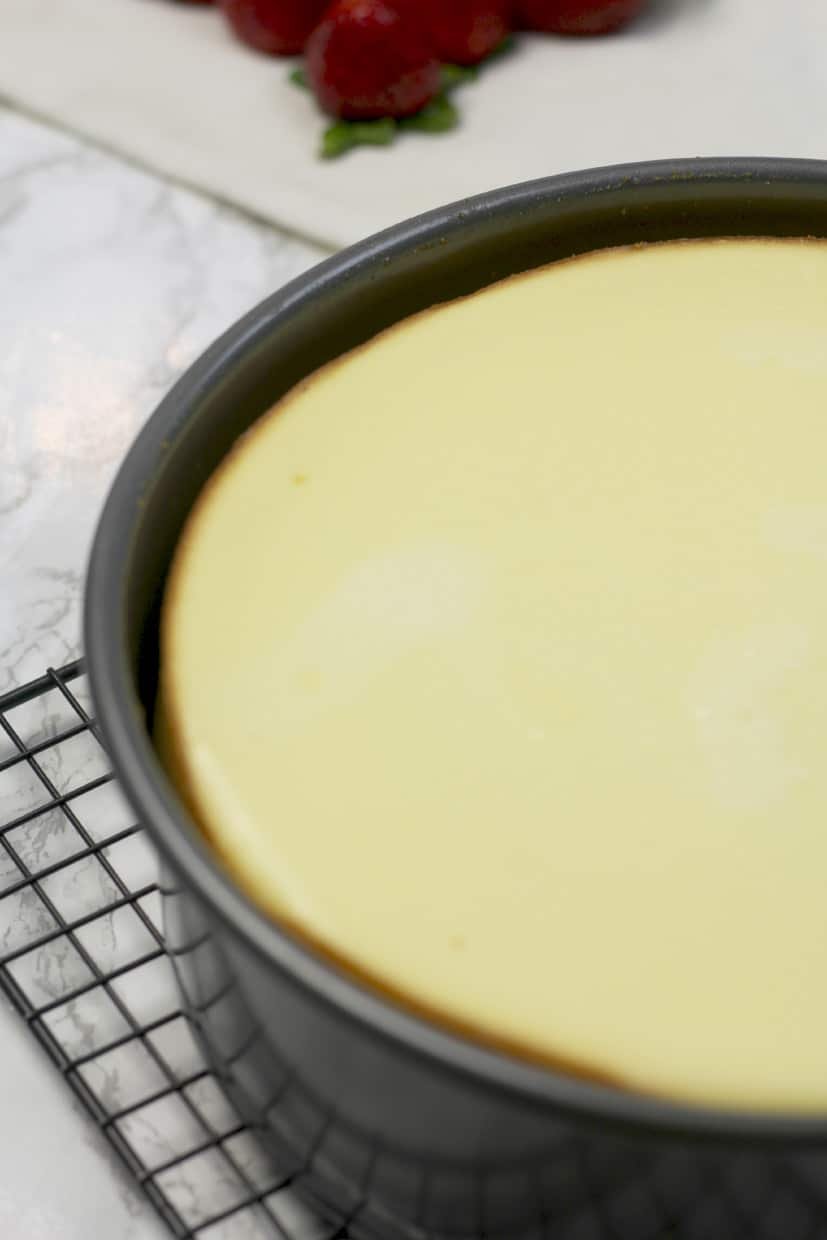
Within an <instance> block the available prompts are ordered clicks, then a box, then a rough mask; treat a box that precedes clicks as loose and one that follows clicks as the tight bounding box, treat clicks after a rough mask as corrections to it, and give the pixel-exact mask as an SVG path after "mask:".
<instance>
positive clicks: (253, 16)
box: [218, 0, 327, 56]
mask: <svg viewBox="0 0 827 1240" xmlns="http://www.w3.org/2000/svg"><path fill="white" fill-rule="evenodd" d="M218 3H219V5H220V7H221V9H222V10H223V12H224V15H225V17H226V18H227V21H228V22H229V23H230V25H231V26H232V28H233V30H234V31H235V33H236V34H237V35H238V37H239V39H241V41H242V43H248V44H249V45H250V47H254V48H256V49H257V50H258V51H260V52H267V53H268V55H270V56H295V55H296V54H297V53H298V52H301V51H303V50H304V45H305V43H306V42H307V40H308V38H309V36H310V32H311V31H312V29H313V27H314V26H315V25H316V22H317V21H318V20H319V18H320V17H321V15H322V13H323V12H324V9H325V5H326V3H327V0H218Z"/></svg>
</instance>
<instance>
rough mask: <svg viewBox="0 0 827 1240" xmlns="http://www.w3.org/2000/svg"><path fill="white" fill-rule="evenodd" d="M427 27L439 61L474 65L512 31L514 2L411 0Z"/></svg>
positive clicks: (492, 0) (503, 0)
mask: <svg viewBox="0 0 827 1240" xmlns="http://www.w3.org/2000/svg"><path fill="white" fill-rule="evenodd" d="M408 2H409V3H410V4H412V5H413V6H414V7H415V8H416V9H417V10H418V11H419V13H420V14H421V16H422V19H423V20H424V21H426V22H427V23H428V27H429V29H430V31H431V35H432V37H433V39H434V42H435V45H436V53H437V55H438V56H439V58H440V60H444V61H447V62H448V63H449V64H452V65H475V64H478V63H479V61H481V60H484V59H485V57H486V56H488V55H490V54H491V52H493V51H494V48H495V47H498V46H499V44H500V43H502V41H503V39H504V38H505V37H506V35H507V34H508V32H509V31H510V29H511V21H510V17H511V9H512V4H511V0H408Z"/></svg>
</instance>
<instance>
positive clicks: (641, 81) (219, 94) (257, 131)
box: [0, 0, 827, 246]
mask: <svg viewBox="0 0 827 1240" xmlns="http://www.w3.org/2000/svg"><path fill="white" fill-rule="evenodd" d="M287 68H288V67H287V64H286V63H285V62H282V61H277V60H270V59H268V58H266V57H263V56H260V55H258V54H256V53H254V52H251V51H249V50H248V49H246V48H244V47H242V46H240V45H238V44H237V43H235V42H234V40H233V39H232V38H231V37H230V35H229V33H228V31H227V30H226V28H225V26H224V23H223V21H222V19H221V17H220V15H219V14H218V13H217V12H215V11H214V10H212V9H210V8H203V9H202V8H201V7H199V6H188V5H177V4H174V3H172V2H171V0H0V94H1V95H4V96H5V97H6V98H7V99H9V100H11V101H13V102H14V103H16V104H18V105H22V106H23V107H25V108H27V109H29V110H31V111H32V112H34V113H35V114H38V115H41V116H44V117H47V118H49V119H52V120H57V121H58V122H60V123H61V124H63V125H65V126H67V127H69V128H71V129H74V130H77V131H78V132H80V133H82V134H85V135H87V136H89V137H91V138H94V139H96V140H98V141H99V142H101V143H103V144H105V145H106V146H109V147H111V148H112V149H113V150H116V151H119V152H121V153H122V154H125V155H127V156H130V157H132V158H134V159H136V160H138V161H140V162H141V163H143V164H145V165H147V166H149V167H151V168H153V169H155V170H157V171H159V172H162V173H166V174H167V175H171V176H173V177H176V178H178V179H179V180H181V181H183V182H187V183H189V184H191V185H194V186H197V187H199V188H202V189H205V190H208V191H210V192H211V193H213V194H216V195H218V196H219V197H221V198H224V199H227V200H229V201H231V202H234V203H236V204H238V205H240V206H242V207H244V208H246V209H248V210H250V211H252V212H254V213H256V214H257V215H260V216H263V217H265V218H267V219H269V220H272V221H273V222H274V223H276V224H278V225H280V226H282V227H284V228H287V229H289V230H294V231H296V232H298V233H301V234H303V235H305V236H308V237H311V238H313V239H315V240H317V241H321V242H323V243H327V244H330V245H333V246H339V245H344V244H347V243H349V242H352V241H355V240H357V239H358V238H360V237H363V236H365V235H366V234H368V233H370V232H373V231H375V230H376V229H378V228H381V227H384V226H385V225H388V224H392V223H394V222H395V221H397V220H400V219H403V218H404V217H406V216H409V215H413V214H415V213H416V212H419V211H423V210H426V209H427V208H429V207H435V206H438V205H439V204H441V203H445V202H450V201H452V200H454V199H457V198H462V197H465V196H466V195H468V194H473V193H476V192H478V191H480V190H484V189H488V188H490V187H492V186H497V185H504V184H507V183H509V182H513V181H521V180H526V179H528V178H531V177H536V176H543V175H545V174H548V173H554V172H563V171H569V170H571V169H574V168H580V167H586V166H593V165H599V164H607V163H618V162H625V161H628V160H638V159H655V158H661V157H669V156H687V155H689V156H691V155H759V154H760V155H797V156H811V157H813V156H814V157H821V156H827V4H825V0H784V2H782V3H780V2H779V0H652V3H651V8H650V11H649V13H648V14H647V16H646V17H645V18H643V19H642V20H640V21H639V22H638V23H637V24H635V25H633V26H631V27H630V28H628V29H627V30H626V31H625V32H623V33H622V34H621V35H617V36H614V37H611V38H606V39H594V40H565V39H552V38H542V37H523V38H522V39H521V41H520V46H519V49H518V50H517V51H516V52H515V53H514V54H513V55H511V56H508V57H504V58H503V59H502V61H500V62H499V63H497V64H496V65H493V66H491V67H490V68H489V70H488V71H487V72H486V74H485V76H484V80H482V81H481V82H478V83H477V84H475V85H472V86H470V87H466V88H464V89H463V91H462V93H461V96H458V99H459V101H460V103H461V105H462V111H463V116H464V120H463V126H462V129H461V130H459V131H456V132H454V133H452V134H449V135H443V136H439V137H428V136H423V135H418V134H417V135H408V136H406V137H405V138H404V139H402V140H400V141H399V142H398V144H397V145H395V146H393V147H391V148H387V149H384V148H383V149H378V150H368V149H361V150H357V151H354V152H352V153H350V154H349V155H347V156H345V157H344V158H342V159H340V160H337V161H333V162H328V163H325V162H322V161H320V160H318V159H317V157H316V154H315V151H316V147H317V142H318V138H319V133H320V130H321V127H322V121H321V119H320V117H319V115H318V114H317V112H316V111H315V107H314V104H313V101H312V98H311V97H310V96H309V95H308V94H306V93H304V92H302V91H300V90H297V89H296V88H295V87H294V86H291V85H290V84H289V83H288V81H287Z"/></svg>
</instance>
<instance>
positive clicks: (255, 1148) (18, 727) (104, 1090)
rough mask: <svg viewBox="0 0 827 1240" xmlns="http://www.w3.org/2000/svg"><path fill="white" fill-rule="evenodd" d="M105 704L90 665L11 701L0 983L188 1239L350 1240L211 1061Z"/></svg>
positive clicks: (2, 752) (4, 746) (2, 774)
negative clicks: (274, 1158) (175, 958)
mask: <svg viewBox="0 0 827 1240" xmlns="http://www.w3.org/2000/svg"><path fill="white" fill-rule="evenodd" d="M70 684H71V686H72V687H71V689H70V687H69V686H70ZM90 711H91V706H90V699H89V693H88V689H87V685H86V680H85V676H84V674H83V668H82V665H81V664H80V663H79V662H75V663H72V664H69V665H68V666H66V667H64V668H63V669H62V670H60V671H54V670H51V669H50V670H49V671H48V673H47V674H46V675H45V676H43V677H41V678H40V679H39V680H36V681H33V682H32V683H30V684H28V685H25V686H22V687H21V688H18V689H15V690H13V691H12V692H10V693H7V694H6V695H5V696H3V697H0V988H2V990H3V991H4V992H5V994H6V995H7V996H8V998H9V999H10V1000H11V1002H12V1004H13V1005H14V1007H16V1008H17V1010H18V1011H19V1013H20V1014H21V1016H22V1017H23V1019H24V1020H25V1021H26V1023H27V1025H28V1027H29V1028H30V1030H31V1031H32V1033H33V1034H34V1035H35V1037H36V1038H37V1039H38V1041H39V1042H40V1043H41V1045H42V1046H43V1047H44V1048H45V1050H46V1052H47V1054H48V1055H49V1057H50V1058H51V1059H52V1061H53V1062H54V1063H55V1064H56V1065H57V1067H58V1068H59V1069H60V1071H61V1073H62V1074H63V1076H64V1078H65V1079H66V1081H67V1083H68V1084H69V1085H70V1086H71V1088H72V1089H73V1090H74V1092H75V1094H76V1095H77V1096H78V1098H79V1099H80V1101H81V1102H82V1104H83V1106H84V1107H85V1109H86V1110H87V1112H88V1113H89V1115H90V1116H91V1118H92V1119H93V1121H94V1122H95V1123H96V1125H97V1126H98V1127H99V1128H100V1129H101V1130H102V1132H103V1133H104V1134H105V1135H106V1137H107V1138H108V1140H109V1142H110V1143H111V1145H112V1146H113V1147H114V1149H115V1150H116V1151H117V1153H118V1155H119V1156H120V1158H121V1159H122V1161H123V1162H124V1163H125V1165H126V1166H127V1168H128V1169H129V1171H130V1172H131V1173H132V1174H133V1175H134V1176H135V1177H136V1179H137V1181H138V1183H139V1184H140V1185H141V1187H142V1189H143V1190H144V1192H145V1193H146V1195H147V1196H148V1198H149V1199H150V1201H151V1202H152V1204H153V1205H154V1206H155V1208H156V1210H157V1211H158V1213H159V1214H160V1215H161V1217H162V1218H163V1219H164V1221H165V1222H166V1223H167V1225H168V1226H169V1228H170V1230H171V1231H172V1233H173V1235H174V1236H177V1237H180V1238H181V1240H191V1238H195V1237H198V1238H199V1240H202V1238H203V1240H208V1238H209V1240H347V1232H346V1230H345V1229H344V1228H337V1229H333V1230H331V1228H330V1226H329V1225H328V1224H323V1223H322V1222H321V1221H320V1220H318V1219H317V1218H315V1217H314V1216H312V1215H311V1214H310V1213H309V1212H308V1211H307V1210H306V1209H305V1208H304V1207H303V1206H302V1205H301V1204H300V1203H299V1202H298V1201H297V1200H296V1196H295V1193H294V1192H292V1191H291V1185H292V1184H294V1183H295V1178H296V1177H295V1176H294V1177H293V1178H292V1179H291V1178H290V1177H285V1176H280V1175H279V1173H278V1172H277V1170H276V1169H275V1168H274V1167H273V1166H272V1163H271V1162H270V1160H269V1159H268V1157H267V1156H266V1154H265V1152H264V1150H263V1148H262V1147H261V1145H260V1143H259V1142H258V1140H257V1138H256V1135H255V1133H254V1132H252V1131H251V1130H250V1129H249V1128H246V1127H245V1126H244V1124H243V1123H242V1122H241V1120H240V1119H239V1116H238V1114H237V1112H236V1111H235V1110H234V1108H233V1107H232V1105H231V1104H230V1103H229V1101H228V1099H227V1097H226V1095H225V1094H224V1093H223V1091H222V1090H221V1088H220V1086H219V1084H218V1082H217V1081H216V1079H215V1077H214V1076H213V1075H212V1074H211V1073H210V1071H209V1070H208V1068H207V1067H206V1064H205V1062H204V1060H203V1058H202V1056H201V1053H200V1050H199V1049H198V1047H197V1045H196V1043H195V1041H194V1039H193V1037H192V1033H191V1030H190V1028H189V1025H188V1022H187V1020H186V1017H185V1016H184V1015H183V1013H182V1011H181V1008H180V1000H179V997H178V992H177V988H176V985H175V981H174V977H173V974H172V970H171V964H170V960H169V956H168V953H167V950H166V947H165V944H164V939H163V934H162V929H161V921H160V902H161V901H160V897H161V888H160V886H159V882H158V875H157V868H156V860H155V857H154V854H153V852H152V849H151V848H150V846H149V844H148V842H147V840H146V839H145V837H144V834H143V830H142V828H141V827H140V826H139V825H138V824H137V823H135V822H134V820H133V818H132V816H131V813H130V811H129V809H128V807H127V806H126V804H125V802H124V801H123V800H122V798H121V797H120V794H119V792H118V788H117V785H116V784H115V782H114V779H113V776H112V773H111V771H110V769H109V764H108V761H107V758H106V754H105V751H104V749H103V746H102V743H101V740H100V736H99V734H98V732H97V729H96V726H95V723H94V720H93V719H92V717H91V714H90Z"/></svg>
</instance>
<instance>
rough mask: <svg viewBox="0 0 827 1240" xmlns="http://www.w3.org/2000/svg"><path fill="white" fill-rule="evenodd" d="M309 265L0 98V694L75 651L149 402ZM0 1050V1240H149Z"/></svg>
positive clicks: (120, 1189)
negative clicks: (109, 512)
mask: <svg viewBox="0 0 827 1240" xmlns="http://www.w3.org/2000/svg"><path fill="white" fill-rule="evenodd" d="M320 257H323V252H322V251H320V250H319V249H318V248H316V247H314V246H312V245H310V244H304V243H302V242H300V241H297V240H295V239H288V238H286V237H284V236H282V235H280V234H279V233H278V232H276V231H275V230H273V229H270V228H267V227H264V226H262V225H260V224H258V223H254V222H252V221H251V220H248V219H246V218H244V217H243V216H242V215H241V214H239V213H236V212H234V211H232V210H229V209H227V208H226V207H223V206H219V205H217V204H215V203H213V202H211V201H209V200H207V199H205V198H202V197H199V196H198V195H195V194H192V193H189V192H187V191H184V190H182V189H178V188H175V187H173V186H171V185H169V184H167V183H166V182H164V181H163V180H160V179H157V178H155V177H153V176H150V175H147V174H146V173H143V172H140V171H137V170H135V169H134V168H132V167H130V166H129V165H127V164H126V163H123V162H121V161H119V160H117V159H115V158H112V157H111V156H109V155H107V154H104V153H103V152H101V151H98V150H96V149H95V148H94V147H91V146H89V145H87V144H84V143H82V142H79V141H77V140H75V139H74V138H72V137H70V136H67V135H66V134H63V133H59V132H57V131H55V130H52V129H50V128H47V127H45V126H43V125H40V124H37V123H35V122H33V121H31V120H29V119H27V118H24V117H22V116H20V115H18V114H16V113H13V112H11V111H9V110H7V109H3V108H0V335H1V336H2V341H3V344H2V350H0V575H1V580H2V584H0V693H2V692H3V691H4V690H6V689H9V688H11V687H12V686H14V685H15V684H19V683H23V682H24V681H26V680H28V679H31V678H33V677H35V676H38V675H40V674H41V673H42V672H43V670H44V669H45V667H46V666H48V665H50V664H51V665H54V666H59V665H61V664H62V663H64V662H66V661H67V660H69V659H71V658H73V657H75V656H76V655H77V654H78V653H79V649H80V646H79V643H80V631H79V630H80V603H81V592H82V585H83V574H84V569H85V561H86V556H87V552H88V548H89V542H90V539H91V536H92V531H93V529H94V524H95V520H96V517H97V513H98V510H99V507H100V504H101V502H102V500H103V497H104V495H105V493H106V489H107V487H108V485H109V482H110V480H111V478H112V476H113V473H114V471H115V469H116V468H117V466H118V464H119V462H120V460H121V458H122V456H123V454H124V452H125V450H126V448H127V446H128V444H129V443H130V441H131V440H132V438H133V436H134V435H135V433H136V431H137V430H138V428H139V427H140V426H141V424H142V423H143V422H144V420H145V419H146V418H147V417H148V416H149V414H150V413H151V412H152V410H153V409H154V407H155V406H156V405H157V403H158V401H159V399H160V398H161V397H162V396H163V394H164V393H165V391H166V390H167V389H168V388H169V387H170V385H171V384H172V383H173V382H174V381H175V379H176V378H177V377H178V376H179V375H180V374H181V372H182V371H183V370H184V369H185V368H186V367H187V366H188V365H189V363H190V362H191V361H192V360H193V359H194V358H195V357H196V356H197V355H198V354H199V353H200V352H201V351H202V350H203V349H204V348H205V346H206V345H207V344H208V343H209V342H210V341H211V340H212V339H214V338H215V337H216V336H217V335H218V334H219V333H220V332H221V331H222V330H223V329H224V328H225V327H227V326H229V324H230V323H231V322H232V321H233V320H234V319H236V318H237V317H238V316H239V315H240V314H241V313H243V312H244V311H245V310H247V309H248V308H249V307H250V306H252V305H253V304H254V303H255V302H257V301H258V300H260V299H261V298H262V297H264V296H265V295H266V294H268V293H270V292H272V291H273V290H274V289H275V288H277V287H278V286H279V285H281V284H283V283H284V282H285V281H286V280H288V279H290V278H291V277H292V276H294V275H296V274H298V273H299V272H300V271H302V270H303V269H304V268H306V267H307V266H309V265H310V264H312V263H313V262H314V261H316V260H317V259H318V258H320ZM1 949H2V943H0V950H1ZM0 1044H2V1047H3V1050H2V1054H1V1055H0V1168H2V1171H1V1172H0V1236H2V1237H3V1240H88V1237H91V1236H95V1237H101V1240H110V1238H111V1240H120V1238H123V1240H160V1238H161V1237H162V1236H163V1235H164V1234H166V1233H165V1231H164V1229H163V1227H162V1226H161V1225H160V1223H159V1222H157V1220H156V1218H155V1216H154V1214H153V1212H152V1210H151V1209H150V1208H149V1206H148V1205H147V1204H145V1203H144V1200H143V1198H142V1196H141V1195H140V1193H139V1192H138V1190H137V1189H136V1188H135V1187H134V1186H133V1185H132V1184H131V1183H130V1182H129V1180H128V1179H127V1178H126V1176H125V1175H124V1174H123V1173H122V1172H121V1170H120V1167H119V1166H118V1165H116V1163H115V1160H114V1156H112V1155H110V1153H109V1151H108V1147H107V1146H106V1144H105V1142H104V1141H103V1140H102V1139H101V1138H100V1137H99V1136H98V1134H97V1133H96V1131H95V1130H94V1128H93V1126H92V1125H91V1124H90V1123H89V1122H88V1121H87V1120H86V1117H85V1116H84V1115H83V1113H82V1111H81V1109H80V1107H79V1105H78V1104H77V1103H76V1102H75V1101H74V1099H73V1098H72V1095H71V1094H70V1092H69V1091H68V1089H67V1088H66V1086H65V1085H64V1083H63V1082H62V1081H61V1079H60V1077H59V1075H58V1073H57V1072H56V1071H55V1070H54V1069H53V1068H52V1067H51V1065H50V1064H49V1063H48V1062H47V1061H46V1059H45V1057H44V1055H43V1052H42V1051H41V1050H40V1049H39V1047H38V1046H37V1044H36V1043H35V1040H34V1039H33V1038H32V1037H31V1036H30V1035H29V1034H28V1033H27V1031H26V1029H25V1028H24V1026H23V1025H22V1023H21V1021H20V1019H19V1017H18V1016H17V1015H16V1014H15V1013H14V1012H12V1011H11V1010H9V1009H8V1008H7V1007H6V1006H5V1004H4V1002H3V1000H2V998H0Z"/></svg>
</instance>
